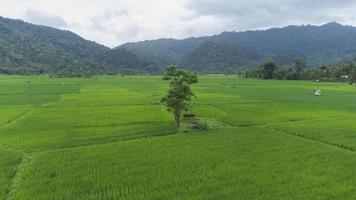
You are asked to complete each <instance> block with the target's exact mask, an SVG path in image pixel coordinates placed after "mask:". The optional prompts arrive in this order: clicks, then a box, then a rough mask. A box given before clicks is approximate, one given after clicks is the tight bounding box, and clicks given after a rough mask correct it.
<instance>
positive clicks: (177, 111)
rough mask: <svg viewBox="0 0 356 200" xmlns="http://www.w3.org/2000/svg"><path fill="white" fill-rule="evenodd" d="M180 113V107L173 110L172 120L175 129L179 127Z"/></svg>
mask: <svg viewBox="0 0 356 200" xmlns="http://www.w3.org/2000/svg"><path fill="white" fill-rule="evenodd" d="M180 112H181V108H180V106H177V107H176V109H175V110H174V120H175V122H176V127H177V128H179V127H180V116H181V114H180Z"/></svg>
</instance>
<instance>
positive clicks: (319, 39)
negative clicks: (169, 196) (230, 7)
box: [0, 18, 356, 74]
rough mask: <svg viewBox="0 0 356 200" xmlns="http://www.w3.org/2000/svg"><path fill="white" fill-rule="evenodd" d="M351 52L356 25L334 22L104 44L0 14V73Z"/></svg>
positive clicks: (284, 61) (232, 65)
mask: <svg viewBox="0 0 356 200" xmlns="http://www.w3.org/2000/svg"><path fill="white" fill-rule="evenodd" d="M355 57H356V28H355V27H351V26H344V25H341V24H338V23H335V22H333V23H328V24H325V25H323V26H311V25H308V26H289V27H285V28H274V29H269V30H263V31H246V32H224V33H221V34H219V35H215V36H209V37H201V38H188V39H185V40H174V39H159V40H152V41H143V42H136V43H127V44H123V45H121V46H119V47H116V48H114V49H110V48H108V47H105V46H103V45H100V44H97V43H95V42H92V41H88V40H85V39H83V38H82V37H80V36H78V35H76V34H74V33H72V32H69V31H63V30H58V29H54V28H50V27H46V26H38V25H33V24H30V23H26V22H23V21H20V20H12V19H7V18H0V72H2V73H23V74H24V73H67V72H76V73H78V72H85V73H89V72H92V73H119V72H149V73H158V72H160V71H161V70H162V69H163V68H164V66H165V65H168V64H175V65H178V66H182V67H185V68H188V69H190V70H194V71H199V72H206V73H223V72H231V71H234V70H236V69H238V68H241V67H249V66H258V65H260V64H261V63H262V62H264V61H265V60H266V59H269V58H271V59H273V60H275V61H276V62H277V63H279V64H281V65H291V64H292V62H293V61H294V60H295V59H297V58H302V59H304V60H305V61H306V63H307V64H308V65H309V66H320V65H322V64H336V63H339V62H342V61H344V60H349V59H354V58H355Z"/></svg>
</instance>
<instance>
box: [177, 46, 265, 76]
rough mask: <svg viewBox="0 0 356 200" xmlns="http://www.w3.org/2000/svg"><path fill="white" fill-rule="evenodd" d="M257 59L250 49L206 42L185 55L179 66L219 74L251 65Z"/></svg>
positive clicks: (256, 55)
mask: <svg viewBox="0 0 356 200" xmlns="http://www.w3.org/2000/svg"><path fill="white" fill-rule="evenodd" d="M258 59H259V56H258V54H257V53H256V52H255V51H254V50H252V49H250V48H246V47H242V46H239V45H230V44H228V43H215V42H211V41H206V42H203V43H201V44H200V45H199V46H198V47H197V48H195V49H194V50H193V51H191V52H190V53H189V54H188V55H186V56H185V57H184V59H183V60H182V62H181V63H182V64H181V65H182V66H184V67H186V68H189V69H194V70H196V71H199V72H206V73H219V72H222V71H221V70H222V69H224V71H226V70H227V71H233V70H234V69H236V68H238V67H239V66H246V65H250V64H253V63H255V61H256V60H258Z"/></svg>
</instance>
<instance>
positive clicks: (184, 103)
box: [161, 66, 198, 127]
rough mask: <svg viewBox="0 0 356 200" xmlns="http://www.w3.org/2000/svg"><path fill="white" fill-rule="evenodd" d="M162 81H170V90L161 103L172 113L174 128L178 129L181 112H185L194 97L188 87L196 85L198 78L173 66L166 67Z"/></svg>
mask: <svg viewBox="0 0 356 200" xmlns="http://www.w3.org/2000/svg"><path fill="white" fill-rule="evenodd" d="M163 80H165V81H170V88H169V90H168V91H167V94H166V95H165V96H164V97H162V99H161V102H162V103H164V104H165V105H166V106H167V109H168V111H170V112H172V114H173V116H174V120H175V124H176V126H177V127H180V122H181V115H182V111H184V110H187V108H188V105H189V102H190V101H191V100H192V97H195V94H194V93H193V91H192V89H191V88H190V86H191V85H192V84H196V83H198V77H197V76H196V75H193V74H191V73H188V72H186V71H184V70H179V69H177V68H176V67H175V66H168V67H167V68H166V70H165V74H164V77H163Z"/></svg>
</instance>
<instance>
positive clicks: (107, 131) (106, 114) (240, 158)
mask: <svg viewBox="0 0 356 200" xmlns="http://www.w3.org/2000/svg"><path fill="white" fill-rule="evenodd" d="M199 79H200V80H199V84H197V85H194V86H193V90H194V92H195V93H196V95H197V98H196V99H194V101H193V104H192V106H191V111H190V112H193V113H195V114H196V116H197V117H199V118H200V119H202V120H205V121H206V122H208V124H209V126H210V129H209V131H192V130H188V131H184V130H183V129H184V128H182V129H177V128H175V126H174V121H173V117H172V116H171V114H170V113H168V112H167V111H166V109H165V107H163V106H162V105H161V104H160V98H161V97H162V96H163V95H164V94H165V93H166V91H167V89H168V85H167V83H166V82H164V81H162V78H161V77H159V76H126V77H121V76H98V77H94V78H90V79H79V78H77V79H58V78H49V77H47V76H28V77H26V76H0V200H116V199H120V200H121V199H122V200H146V199H148V200H151V199H153V200H156V199H162V200H168V199H169V200H174V199H177V200H178V199H179V200H180V199H192V200H217V199H219V200H220V199H232V200H235V199H246V200H247V199H261V200H262V199H263V200H268V199H271V200H276V199H303V200H304V199H330V200H335V199H356V87H354V86H350V85H348V84H345V83H316V82H312V81H265V80H246V79H239V78H238V77H237V76H222V75H210V76H208V75H206V76H201V77H199ZM28 80H31V82H32V83H31V84H28V83H27V82H28ZM316 89H321V90H322V92H323V96H314V93H313V91H314V90H316Z"/></svg>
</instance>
